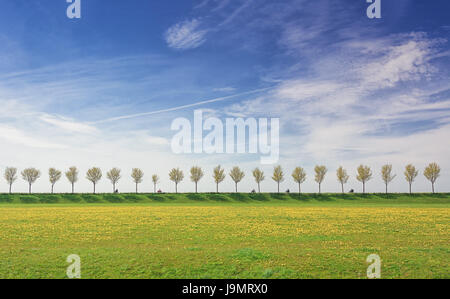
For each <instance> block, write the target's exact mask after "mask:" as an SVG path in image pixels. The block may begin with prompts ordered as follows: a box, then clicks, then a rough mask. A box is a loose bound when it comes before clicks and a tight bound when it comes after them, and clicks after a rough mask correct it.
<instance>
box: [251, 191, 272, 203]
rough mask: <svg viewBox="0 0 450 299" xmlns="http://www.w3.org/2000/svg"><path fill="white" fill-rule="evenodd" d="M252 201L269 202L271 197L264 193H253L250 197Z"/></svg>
mask: <svg viewBox="0 0 450 299" xmlns="http://www.w3.org/2000/svg"><path fill="white" fill-rule="evenodd" d="M248 197H249V198H250V199H251V200H256V201H269V200H270V197H269V196H268V195H267V194H264V193H251V194H249V196H248Z"/></svg>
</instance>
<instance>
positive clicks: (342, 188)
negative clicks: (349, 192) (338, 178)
mask: <svg viewBox="0 0 450 299" xmlns="http://www.w3.org/2000/svg"><path fill="white" fill-rule="evenodd" d="M341 190H342V193H344V184H343V183H341Z"/></svg>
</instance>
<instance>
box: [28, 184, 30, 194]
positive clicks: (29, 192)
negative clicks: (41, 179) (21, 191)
mask: <svg viewBox="0 0 450 299" xmlns="http://www.w3.org/2000/svg"><path fill="white" fill-rule="evenodd" d="M28 193H30V194H31V183H29V184H28Z"/></svg>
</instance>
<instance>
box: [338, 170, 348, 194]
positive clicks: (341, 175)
mask: <svg viewBox="0 0 450 299" xmlns="http://www.w3.org/2000/svg"><path fill="white" fill-rule="evenodd" d="M336 176H337V179H338V181H339V183H341V191H342V193H344V185H345V184H347V182H348V179H349V175H348V174H347V171H346V170H345V169H344V167H342V166H339V168H338V169H337V170H336Z"/></svg>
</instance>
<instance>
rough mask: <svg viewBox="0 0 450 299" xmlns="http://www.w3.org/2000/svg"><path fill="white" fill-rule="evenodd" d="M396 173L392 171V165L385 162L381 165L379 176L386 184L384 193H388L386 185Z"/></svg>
mask: <svg viewBox="0 0 450 299" xmlns="http://www.w3.org/2000/svg"><path fill="white" fill-rule="evenodd" d="M395 177H396V175H395V174H393V173H392V165H391V164H386V165H383V166H382V167H381V178H382V179H383V182H384V184H385V185H386V194H387V193H388V185H389V183H390V182H392V181H393V180H394V179H395Z"/></svg>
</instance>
